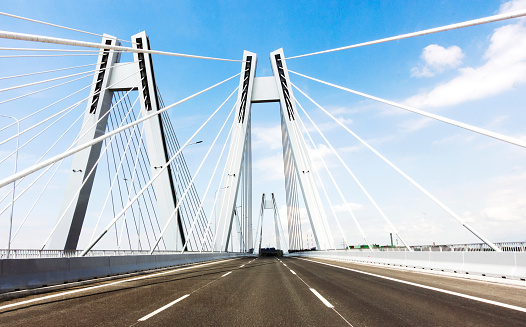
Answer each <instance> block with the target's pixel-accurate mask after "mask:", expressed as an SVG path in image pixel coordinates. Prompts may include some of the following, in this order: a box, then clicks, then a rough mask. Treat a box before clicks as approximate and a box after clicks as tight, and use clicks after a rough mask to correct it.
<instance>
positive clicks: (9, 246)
mask: <svg viewBox="0 0 526 327" xmlns="http://www.w3.org/2000/svg"><path fill="white" fill-rule="evenodd" d="M0 116H1V117H6V118H11V119H14V120H15V121H16V125H17V133H16V154H15V174H16V171H17V168H18V142H19V139H20V121H19V120H18V119H16V118H15V117H13V116H8V115H0ZM15 190H16V181H13V197H12V200H11V216H10V218H9V238H8V239H7V259H9V255H10V252H11V232H12V230H13V213H14V210H15Z"/></svg>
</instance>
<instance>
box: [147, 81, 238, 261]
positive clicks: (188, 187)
mask: <svg viewBox="0 0 526 327" xmlns="http://www.w3.org/2000/svg"><path fill="white" fill-rule="evenodd" d="M237 89H238V88H237V87H236V88H235V89H234V91H233V92H232V93H230V95H229V96H228V98H226V100H225V101H223V103H222V104H221V105H220V106H219V107H218V108H217V109H216V110H215V111H214V113H213V114H212V115H211V116H210V118H209V119H208V120H207V122H208V121H209V120H210V119H212V117H213V116H215V114H216V113H217V112H218V111H219V110H221V108H223V106H224V105H225V103H227V101H228V100H230V98H231V97H232V95H234V93H235V92H236V91H237ZM216 140H217V138H216ZM214 142H215V140H214ZM212 146H213V144H212ZM210 150H211V148H210V149H209V151H208V152H207V154H206V155H205V157H204V158H203V160H202V161H201V164H200V165H199V167H198V168H197V171H196V172H195V174H194V177H193V178H192V180H191V181H190V183H189V185H188V186H187V187H186V190H185V191H184V193H183V194H182V195H181V197H180V198H179V202H178V203H177V206H176V207H175V209H174V210H173V212H172V214H171V215H170V218H168V220H167V221H166V223H165V225H164V227H163V230H162V231H161V234H160V235H159V237H158V238H157V240H156V241H155V244H154V245H153V247H152V249H151V250H150V254H152V253H153V251H154V250H155V248H156V247H157V245H158V244H159V241H160V239H161V237H163V235H164V233H165V232H166V230H167V229H168V226H169V225H170V223H171V222H172V219H173V217H174V215H175V213H176V212H177V209H178V208H179V206H180V205H181V203H182V202H183V200H184V198H185V197H186V194H187V193H188V190H189V189H190V186H191V185H192V184H193V182H194V180H195V178H196V177H197V174H199V171H200V170H201V167H203V164H204V162H205V161H206V159H207V157H208V155H209V154H210ZM187 241H188V240H187ZM185 245H186V242H185ZM184 249H185V247H184V246H183V251H184Z"/></svg>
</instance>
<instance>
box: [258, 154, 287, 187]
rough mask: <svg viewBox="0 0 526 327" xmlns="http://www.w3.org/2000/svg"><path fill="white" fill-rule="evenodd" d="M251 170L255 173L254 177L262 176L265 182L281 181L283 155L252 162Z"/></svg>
mask: <svg viewBox="0 0 526 327" xmlns="http://www.w3.org/2000/svg"><path fill="white" fill-rule="evenodd" d="M252 169H253V170H254V171H255V174H254V176H263V178H264V180H266V181H269V180H274V181H275V180H280V179H283V155H282V154H276V155H273V156H270V157H265V158H262V159H259V160H257V161H254V162H253V163H252Z"/></svg>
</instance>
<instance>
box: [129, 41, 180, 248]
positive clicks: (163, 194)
mask: <svg viewBox="0 0 526 327" xmlns="http://www.w3.org/2000/svg"><path fill="white" fill-rule="evenodd" d="M132 42H133V47H134V48H139V49H148V50H149V49H150V41H149V39H148V36H147V35H146V33H145V32H141V33H138V34H135V35H134V36H132ZM133 59H134V61H136V62H137V64H136V65H137V66H136V67H137V69H138V70H139V74H138V78H139V79H140V81H141V83H140V84H139V88H138V92H139V99H140V103H141V115H142V116H143V117H147V116H148V115H151V114H152V113H155V112H156V111H158V110H159V109H161V108H159V100H158V97H157V85H156V83H155V75H154V71H153V63H152V56H151V54H145V53H134V54H133ZM144 137H145V141H146V148H147V149H148V158H149V159H150V166H151V173H152V176H153V175H154V174H156V172H157V170H158V169H160V168H162V167H163V166H164V165H165V164H166V162H168V160H169V159H170V157H169V155H168V148H167V144H166V139H165V137H164V126H163V123H162V120H161V115H158V116H157V117H153V118H152V119H149V120H146V121H145V122H144ZM174 185H175V184H174V181H173V177H172V172H171V167H168V169H166V170H165V171H164V172H163V173H162V174H161V176H159V177H158V178H157V179H156V180H155V181H154V182H153V187H154V189H155V195H156V198H157V206H158V209H159V223H160V224H161V226H164V225H165V224H166V222H167V221H168V219H169V218H170V215H171V214H172V213H173V211H174V210H175V207H176V205H177V194H176V190H175V186H174ZM176 214H177V216H176V218H177V219H176V220H174V223H171V225H170V226H169V227H168V229H167V230H166V232H165V234H164V236H163V238H164V244H166V247H167V249H169V250H176V251H179V250H181V249H182V247H183V244H184V243H185V235H184V231H183V228H182V222H181V216H180V213H179V212H177V213H176Z"/></svg>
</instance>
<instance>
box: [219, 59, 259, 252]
mask: <svg viewBox="0 0 526 327" xmlns="http://www.w3.org/2000/svg"><path fill="white" fill-rule="evenodd" d="M243 60H244V62H243V68H242V71H241V77H240V82H239V91H238V95H237V104H236V112H235V116H234V125H233V126H232V138H231V143H230V149H229V151H228V157H227V161H226V167H225V176H224V178H223V186H222V188H221V190H222V192H221V194H220V197H219V202H218V206H219V211H218V212H219V215H218V216H217V225H216V232H215V243H214V250H215V251H227V250H228V244H229V242H230V240H231V237H230V236H231V235H230V233H231V231H232V221H233V219H234V210H235V205H236V199H237V195H238V190H239V181H240V175H241V168H242V163H243V159H244V154H245V153H246V151H245V149H246V145H247V140H248V139H249V135H248V130H249V129H248V126H249V125H250V110H251V106H252V89H253V86H254V77H255V75H256V63H257V57H256V54H255V53H251V52H248V51H245V52H244V53H243ZM249 187H250V186H249Z"/></svg>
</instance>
